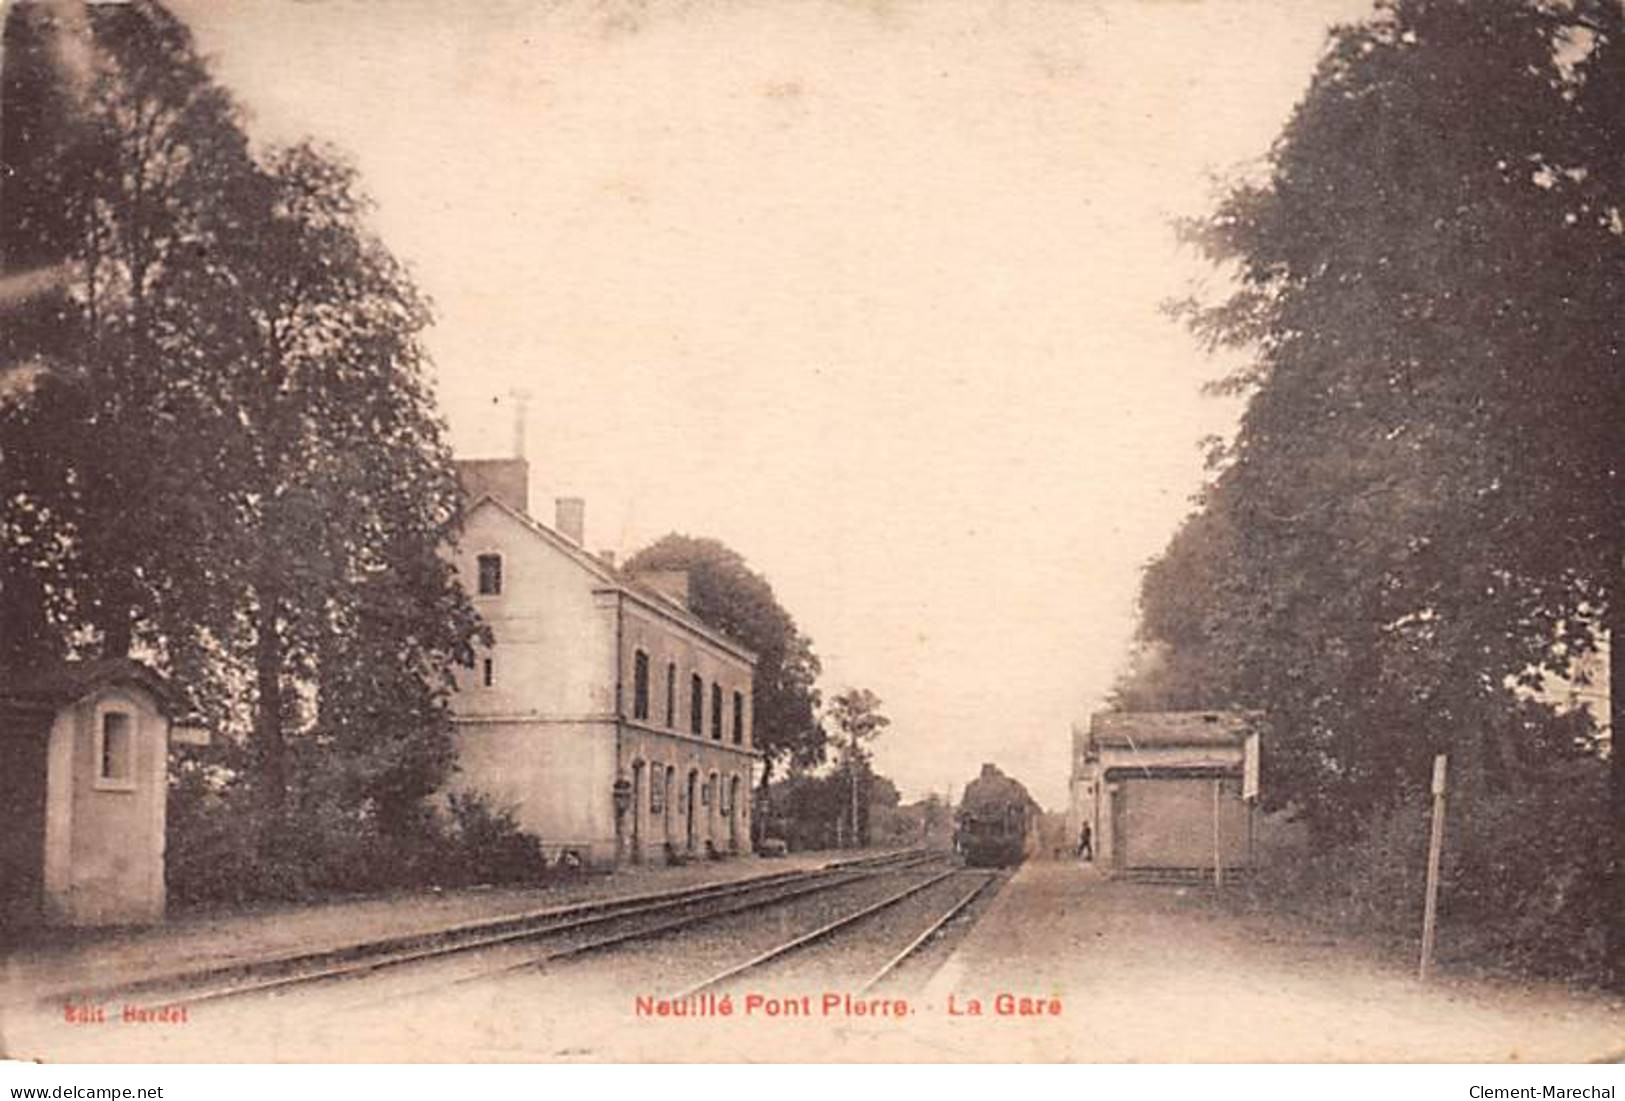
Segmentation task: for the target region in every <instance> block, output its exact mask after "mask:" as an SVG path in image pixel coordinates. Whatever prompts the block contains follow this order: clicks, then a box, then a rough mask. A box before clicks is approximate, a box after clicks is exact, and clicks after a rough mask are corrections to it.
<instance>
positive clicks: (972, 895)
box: [858, 872, 999, 994]
mask: <svg viewBox="0 0 1625 1101" xmlns="http://www.w3.org/2000/svg"><path fill="white" fill-rule="evenodd" d="M997 878H999V877H998V873H996V872H989V873H987V874H986V875H984V876H982V881H981V882H980V883H978V884H977V885H976V886H975V887H973V888H972V889H971V890H970V891H969V892H968V893H967V894H966V895H965V896H964V897H963V898H961V899H960V900H959V901H958V902H956V903H954V904H953V905H952V906H950V907H949V908H948V911H947V912H946V913H945V914H943V915H942V916H941V917H939V918H937V920H935V921H933V922H932V923H931V924H930V925H929V926H928V927H927V928H926V930H925V932H923V933H921V934H920V935H919V936H917V937H915V938H914V939H913V940H911V941H909V942H908V946H907V947H905V948H904V949H903V950H902V951H901V952H899V953H897V954H896V955H895V956H893V957H892V958H891V959H889V960H887V961H886V962H885V963H884V964H882V965H881V966H880V969H879V970H878V971H876V972H875V973H874V974H873V975H870V976H869V978H868V979H867V980H866V981H865V982H864V984H863V985H862V986H860V987H858V993H859V994H867V993H868V992H869V991H870V990H872V989H874V987H875V986H877V985H878V984H879V983H880V982H881V981H882V980H884V979H885V978H886V976H887V975H890V974H891V973H892V972H893V971H895V970H896V969H897V968H898V966H899V965H901V964H902V962H903V961H904V960H906V959H908V958H909V957H910V956H912V955H913V954H914V953H915V952H918V951H919V950H920V949H921V948H922V947H924V945H925V943H926V942H927V941H929V940H930V939H931V938H932V937H934V936H936V935H937V933H938V931H940V930H941V929H942V927H943V926H944V925H947V924H948V923H949V922H950V921H952V920H953V919H954V918H955V917H957V916H959V914H960V912H961V911H963V910H964V909H965V907H967V906H969V905H970V904H971V903H972V902H974V901H976V898H977V896H978V895H980V894H981V893H982V892H983V891H985V890H987V886H988V884H990V883H992V882H993V881H994V880H995V879H997Z"/></svg>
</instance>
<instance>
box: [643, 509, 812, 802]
mask: <svg viewBox="0 0 1625 1101" xmlns="http://www.w3.org/2000/svg"><path fill="white" fill-rule="evenodd" d="M626 570H627V572H628V573H633V574H636V573H641V572H645V571H660V570H677V571H683V572H686V573H687V574H688V595H689V605H690V607H691V608H692V610H693V612H694V614H695V615H697V616H699V617H700V618H701V619H702V620H704V621H705V622H706V623H708V624H710V625H711V626H713V627H715V628H716V629H717V630H719V631H722V632H723V633H725V634H727V635H729V636H730V637H732V638H735V639H738V640H739V641H740V642H742V643H744V644H745V645H746V646H748V647H749V648H750V649H752V650H754V651H755V652H756V657H757V664H756V674H755V685H754V688H753V689H752V693H751V708H752V710H751V714H752V715H753V725H754V730H755V736H756V748H757V749H759V750H761V751H762V754H763V768H762V777H761V786H760V790H761V791H762V792H763V794H764V797H765V794H766V792H767V791H768V785H769V783H770V782H771V780H772V776H773V772H774V770H775V769H777V768H780V767H786V766H791V767H795V766H801V767H810V766H812V765H815V764H817V763H819V762H820V761H822V760H823V759H824V749H825V741H826V735H825V732H824V728H823V726H822V724H820V723H819V721H818V706H819V694H818V688H817V686H816V682H817V680H818V674H819V672H820V666H819V662H818V655H816V654H815V653H813V648H812V640H811V639H809V638H808V637H807V636H806V635H804V634H802V633H801V631H800V630H799V629H798V628H797V627H796V622H795V620H794V618H792V617H791V615H790V613H789V612H787V611H786V610H785V609H784V607H783V606H782V605H781V604H780V603H779V601H778V597H776V596H775V595H774V593H773V587H772V585H770V584H769V583H768V581H767V579H766V578H764V577H762V576H761V575H760V574H758V573H757V572H756V571H754V570H752V569H751V568H750V566H749V565H748V564H747V563H746V562H745V559H744V558H743V557H742V556H741V555H740V554H739V553H738V552H737V551H734V550H731V549H729V548H728V547H727V546H725V545H723V544H722V543H720V542H718V541H717V540H715V539H702V538H694V537H692V536H687V535H678V534H672V535H667V536H665V537H663V538H661V539H660V540H658V541H657V542H655V543H653V544H651V545H650V546H648V547H645V548H644V549H642V550H640V551H638V552H637V553H636V554H634V555H633V556H632V557H631V558H629V559H628V560H627V562H626ZM767 817H768V816H767V815H766V814H761V815H758V816H757V820H758V822H759V823H760V825H759V826H758V828H759V829H761V828H765V826H766V820H767Z"/></svg>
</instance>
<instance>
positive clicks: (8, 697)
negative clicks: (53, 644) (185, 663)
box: [0, 658, 178, 715]
mask: <svg viewBox="0 0 1625 1101" xmlns="http://www.w3.org/2000/svg"><path fill="white" fill-rule="evenodd" d="M112 685H122V686H125V687H133V688H141V689H144V690H145V691H147V692H149V693H151V694H152V697H153V699H154V700H156V701H157V703H158V706H159V708H160V709H161V710H162V711H163V712H164V713H165V714H166V715H173V714H174V712H175V711H176V709H177V707H178V700H177V698H176V695H175V692H174V691H173V689H172V688H171V686H170V683H169V681H168V680H167V679H166V678H164V677H163V676H162V675H160V674H159V673H158V672H157V671H156V670H154V669H153V668H152V667H151V666H150V665H146V664H144V663H142V662H139V661H135V660H134V659H132V658H97V659H93V660H89V661H77V660H68V661H51V662H43V663H40V664H35V665H29V666H24V667H0V704H9V705H11V706H14V707H16V706H21V707H52V708H56V707H63V706H65V705H67V704H70V703H73V702H74V701H75V700H81V699H84V698H85V697H86V696H88V695H90V694H91V693H92V692H95V691H96V690H97V689H99V688H105V687H108V686H112Z"/></svg>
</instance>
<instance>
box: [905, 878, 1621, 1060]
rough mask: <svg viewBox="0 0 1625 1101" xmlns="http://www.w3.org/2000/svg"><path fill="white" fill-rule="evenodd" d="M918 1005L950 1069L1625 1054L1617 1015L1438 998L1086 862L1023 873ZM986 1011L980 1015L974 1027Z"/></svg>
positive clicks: (1546, 986)
mask: <svg viewBox="0 0 1625 1101" xmlns="http://www.w3.org/2000/svg"><path fill="white" fill-rule="evenodd" d="M1001 998H1002V999H1004V1000H1003V1002H1002V1003H1001V1001H1000V999H1001ZM950 1000H951V1001H950ZM920 1001H921V1003H922V1004H921V1006H920V1008H921V1011H922V1017H921V1018H920V1019H921V1023H922V1024H923V1025H924V1026H925V1027H923V1028H922V1029H921V1030H920V1032H919V1036H920V1038H921V1039H924V1040H927V1043H928V1045H929V1047H928V1049H929V1050H932V1051H934V1052H935V1053H936V1054H937V1055H938V1056H942V1055H944V1054H945V1053H947V1052H952V1053H953V1054H952V1055H948V1056H947V1057H950V1058H965V1057H970V1058H989V1057H991V1058H997V1059H999V1060H1001V1061H1002V1060H1009V1061H1012V1062H1026V1061H1038V1062H1112V1063H1117V1062H1245V1063H1253V1062H1579V1061H1588V1060H1595V1059H1609V1058H1612V1059H1618V1058H1619V1057H1620V1056H1621V1055H1622V1054H1625V1007H1622V1006H1621V1005H1620V1004H1619V1002H1618V1000H1617V999H1614V998H1609V997H1607V996H1605V995H1602V994H1598V993H1595V992H1588V991H1584V990H1578V989H1575V988H1571V987H1566V986H1564V985H1562V984H1559V983H1541V982H1533V981H1531V982H1517V981H1513V980H1509V979H1493V978H1482V977H1467V976H1459V975H1450V974H1443V973H1437V972H1436V975H1435V979H1434V981H1431V982H1429V983H1427V984H1422V983H1420V982H1418V981H1417V979H1416V976H1415V963H1414V960H1412V959H1410V958H1408V957H1406V956H1405V955H1403V954H1400V953H1396V952H1395V951H1394V950H1393V947H1392V946H1391V945H1379V944H1375V943H1368V942H1362V941H1360V940H1359V939H1357V938H1354V937H1351V936H1348V935H1345V934H1342V933H1339V932H1337V931H1334V930H1329V929H1326V928H1321V927H1317V926H1315V925H1311V924H1309V923H1307V922H1305V921H1302V920H1300V919H1296V918H1292V917H1289V916H1286V915H1283V914H1280V913H1276V912H1273V911H1270V910H1269V909H1268V908H1267V907H1248V906H1244V905H1240V904H1239V903H1238V902H1237V901H1236V898H1235V896H1230V897H1228V898H1227V897H1225V896H1223V895H1221V893H1220V891H1219V890H1216V889H1215V888H1214V887H1213V886H1212V885H1211V884H1207V885H1177V884H1169V883H1143V882H1129V881H1123V880H1113V879H1108V878H1106V877H1105V876H1104V875H1102V874H1101V873H1100V872H1099V871H1098V870H1097V869H1095V868H1094V867H1093V866H1091V865H1088V864H1080V863H1078V862H1076V861H1072V860H1060V861H1034V862H1029V863H1027V864H1025V865H1024V866H1023V867H1022V868H1021V869H1020V871H1018V872H1017V873H1016V875H1015V876H1014V877H1013V878H1012V880H1011V881H1010V882H1009V883H1007V884H1006V885H1005V887H1004V889H1003V890H1002V891H1000V893H999V896H998V897H997V898H996V899H995V900H994V902H993V904H992V905H990V906H989V907H988V909H987V911H986V912H985V913H984V914H983V916H982V918H981V920H980V921H979V922H978V923H977V924H976V926H975V927H974V928H973V929H971V930H970V932H969V933H968V934H967V935H966V936H965V938H964V939H963V940H962V941H961V942H960V943H959V945H958V946H957V948H956V950H955V951H954V953H953V954H952V955H951V956H950V957H949V958H948V959H947V960H946V961H945V962H944V964H943V965H942V967H941V968H940V969H939V970H938V971H937V972H936V973H935V974H934V975H933V976H932V978H931V979H930V980H929V981H928V983H927V984H926V986H925V988H924V990H923V991H922V993H921V998H920ZM973 1001H974V1002H976V1003H977V1004H976V1006H975V1008H977V1009H979V1010H980V1013H977V1014H972V1013H970V1012H968V1010H970V1009H971V1008H972V1007H971V1003H972V1002H973ZM1001 1004H1002V1005H1003V1007H1004V1010H1008V1012H1005V1011H1001V1008H1000V1007H1001ZM1024 1006H1025V1007H1026V1008H1027V1009H1030V1010H1031V1011H1032V1012H1031V1013H1030V1014H1029V1013H1023V1012H1022V1010H1023V1007H1024ZM1052 1007H1056V1011H1055V1012H1053V1013H1052V1012H1051V1011H1050V1010H1051V1008H1052Z"/></svg>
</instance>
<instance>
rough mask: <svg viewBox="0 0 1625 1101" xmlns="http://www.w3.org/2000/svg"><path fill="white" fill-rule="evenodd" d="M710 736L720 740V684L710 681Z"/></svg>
mask: <svg viewBox="0 0 1625 1101" xmlns="http://www.w3.org/2000/svg"><path fill="white" fill-rule="evenodd" d="M711 737H712V738H714V739H715V740H717V741H719V742H720V741H722V685H720V684H718V683H717V682H716V681H712V682H711Z"/></svg>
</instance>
